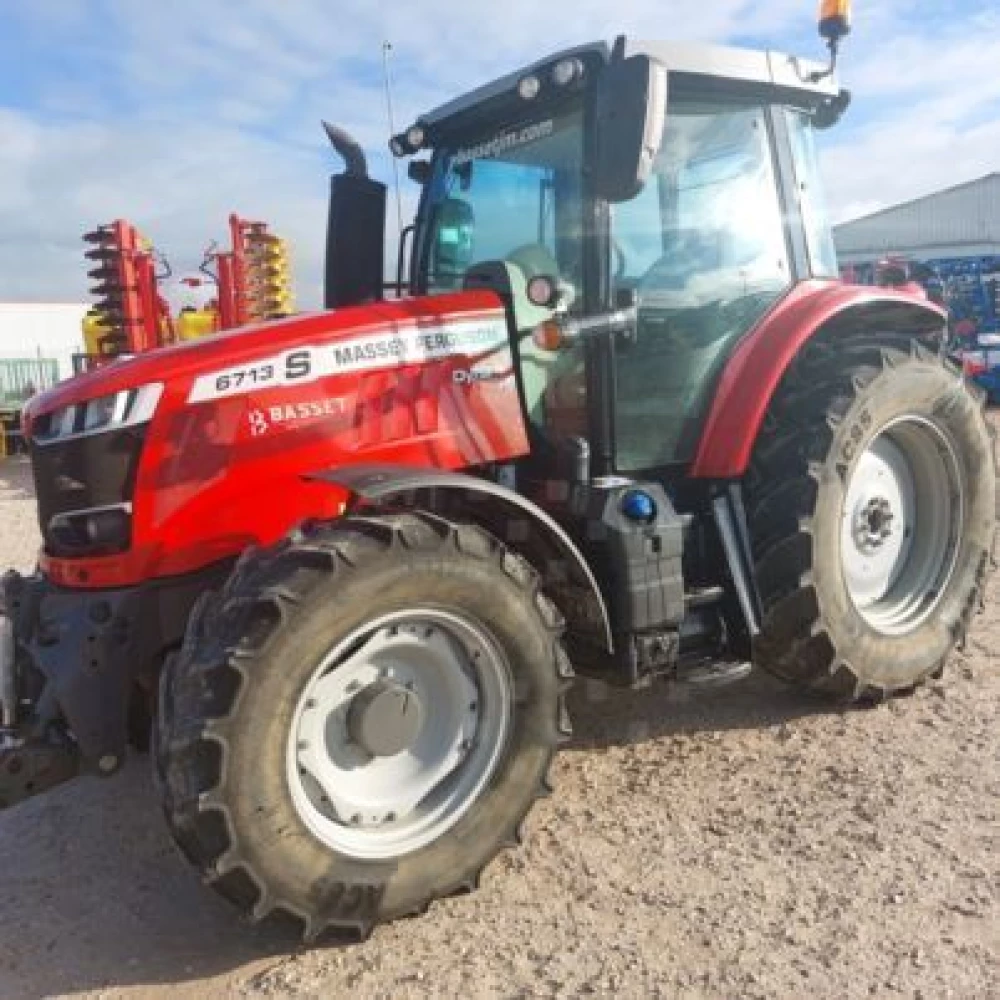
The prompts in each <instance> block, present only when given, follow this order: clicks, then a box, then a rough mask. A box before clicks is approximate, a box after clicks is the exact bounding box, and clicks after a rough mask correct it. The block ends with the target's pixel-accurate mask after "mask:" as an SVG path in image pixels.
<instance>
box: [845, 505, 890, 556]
mask: <svg viewBox="0 0 1000 1000" xmlns="http://www.w3.org/2000/svg"><path fill="white" fill-rule="evenodd" d="M895 520H896V514H895V513H894V511H893V509H892V504H891V503H890V502H889V501H888V499H886V497H884V496H873V497H871V498H870V499H869V500H868V501H867V502H866V503H861V504H860V505H859V506H858V508H857V509H856V511H855V514H854V541H855V543H856V544H857V546H858V549H859V550H860V551H861V552H863V553H865V554H866V555H871V554H873V553H875V552H877V551H878V550H879V549H880V548H881V547H882V546H883V545H884V544H885V543H886V541H888V539H889V538H890V537H891V536H892V530H893V529H892V523H893V521H895Z"/></svg>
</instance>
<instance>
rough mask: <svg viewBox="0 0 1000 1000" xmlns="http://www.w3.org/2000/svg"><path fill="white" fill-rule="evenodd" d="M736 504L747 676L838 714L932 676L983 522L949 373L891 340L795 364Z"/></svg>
mask: <svg viewBox="0 0 1000 1000" xmlns="http://www.w3.org/2000/svg"><path fill="white" fill-rule="evenodd" d="M748 493H749V519H750V528H751V535H752V538H753V545H754V555H755V562H756V569H757V577H758V583H759V586H760V590H761V597H762V603H763V627H762V631H761V634H760V636H759V637H758V638H757V640H756V648H755V658H756V660H757V662H758V663H759V664H760V665H761V666H762V667H764V668H765V669H767V670H769V671H771V672H772V673H775V674H777V675H778V676H780V677H782V678H784V679H786V680H788V681H790V682H792V683H794V684H798V685H800V686H803V687H806V688H809V689H811V690H814V691H818V692H821V693H826V694H830V695H833V696H835V697H837V698H841V699H847V700H855V699H858V698H879V697H883V696H885V695H889V694H893V693H895V692H900V691H905V690H909V689H910V688H912V687H914V686H915V685H916V684H918V683H920V682H921V681H923V680H924V679H926V678H927V677H928V676H931V675H934V674H936V673H938V672H939V671H940V670H941V669H942V668H943V666H944V663H945V660H946V658H947V657H948V655H949V653H950V652H951V650H952V649H953V648H954V646H955V644H956V643H957V642H960V641H961V640H963V639H964V634H965V630H966V627H967V624H968V619H969V617H970V615H971V613H972V611H973V610H974V608H975V606H976V604H977V603H978V601H979V599H980V595H981V592H982V587H983V583H984V577H985V574H986V572H987V569H988V567H989V563H990V558H991V550H992V543H993V533H994V526H995V516H996V515H995V505H996V475H995V468H994V458H993V442H992V435H991V432H990V428H989V427H988V425H987V423H986V420H985V416H984V414H983V409H982V405H981V403H980V401H979V400H978V399H977V398H976V396H975V395H974V391H973V390H971V389H970V387H969V385H968V384H967V383H966V382H965V381H964V380H963V379H962V377H961V375H960V374H959V373H958V372H956V371H955V370H954V369H953V368H951V366H949V365H948V364H947V363H946V362H944V361H942V360H941V359H940V358H938V357H937V356H936V355H934V354H932V353H930V352H928V351H926V350H925V349H923V348H922V347H920V346H918V345H916V344H913V345H910V344H908V343H906V342H905V341H903V340H902V339H900V338H893V337H885V338H884V339H883V340H881V341H879V342H874V343H871V342H868V343H861V344H859V343H858V342H856V341H855V342H847V343H844V344H842V345H833V344H817V345H815V346H814V347H813V348H811V349H808V353H807V354H806V355H805V356H804V357H803V358H801V359H800V360H799V362H798V363H797V365H796V367H795V369H794V370H793V372H792V373H791V375H790V376H789V377H787V378H786V380H785V382H784V383H783V385H782V387H781V389H780V390H779V393H778V395H777V398H776V399H775V401H774V403H773V405H772V407H771V410H770V412H769V415H768V419H767V423H766V428H765V431H764V433H763V434H762V436H761V439H760V441H759V442H758V445H757V448H756V451H755V454H754V462H753V472H752V476H751V481H750V483H749V489H748Z"/></svg>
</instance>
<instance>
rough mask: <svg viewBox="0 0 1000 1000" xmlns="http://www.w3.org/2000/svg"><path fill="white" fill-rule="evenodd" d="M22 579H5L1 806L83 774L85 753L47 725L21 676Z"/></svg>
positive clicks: (1, 589)
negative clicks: (28, 693) (81, 764)
mask: <svg viewBox="0 0 1000 1000" xmlns="http://www.w3.org/2000/svg"><path fill="white" fill-rule="evenodd" d="M23 584H24V581H23V579H22V578H21V577H20V576H19V575H18V574H17V573H8V574H7V575H6V576H5V577H4V578H3V580H2V581H0V809H6V808H8V807H9V806H13V805H16V804H17V803H18V802H22V801H23V800H24V799H29V798H32V797H33V796H35V795H39V794H40V793H42V792H45V791H48V790H49V789H50V788H53V787H54V786H56V785H60V784H62V783H63V782H64V781H68V780H69V779H70V778H73V777H75V776H76V775H77V774H79V773H80V754H79V751H78V750H77V748H76V746H75V744H74V743H73V741H72V740H71V739H70V738H69V737H68V736H66V735H65V734H60V733H59V732H58V731H57V730H55V729H53V728H52V727H50V726H48V725H44V724H43V723H42V719H41V718H40V716H39V712H38V711H37V709H38V705H37V704H34V703H32V701H31V699H30V698H29V697H28V696H27V691H25V690H24V685H23V682H22V678H21V677H19V674H18V652H19V645H18V640H17V622H18V617H19V616H18V612H19V610H20V603H21V602H20V599H19V595H20V594H22V593H23Z"/></svg>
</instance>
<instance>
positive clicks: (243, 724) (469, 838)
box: [157, 514, 571, 939]
mask: <svg viewBox="0 0 1000 1000" xmlns="http://www.w3.org/2000/svg"><path fill="white" fill-rule="evenodd" d="M561 625H562V622H561V619H560V617H559V615H558V612H556V610H555V608H554V607H553V606H552V605H551V604H550V603H549V602H548V601H547V600H546V598H545V597H544V596H543V595H542V594H541V592H540V591H539V589H538V580H537V576H536V574H535V573H534V572H533V571H532V570H531V568H530V567H529V566H528V565H527V564H526V563H525V562H524V561H523V560H521V559H520V558H518V557H517V556H515V555H513V554H512V553H511V552H509V551H507V550H505V549H504V548H503V546H501V545H500V544H499V543H498V542H497V541H496V540H495V539H493V538H492V537H490V536H489V535H487V534H486V533H485V532H483V531H481V530H480V529H478V528H475V527H471V526H458V525H454V524H451V523H449V522H446V521H443V520H442V519H440V518H437V517H433V516H431V515H426V514H399V515H386V516H377V517H370V518H346V519H344V520H342V521H338V522H333V523H331V524H329V525H325V526H321V527H319V528H316V529H314V530H310V531H309V532H307V533H302V534H300V536H299V537H297V538H294V539H291V540H289V541H288V542H286V543H284V544H282V545H280V546H278V547H277V548H276V549H273V550H269V551H266V552H262V553H259V554H254V555H251V556H249V557H248V558H246V559H244V561H243V562H242V564H241V565H240V567H239V568H238V569H237V571H236V572H235V573H234V576H233V578H232V580H230V582H229V584H228V585H227V587H226V588H225V590H224V591H223V592H222V593H221V594H219V595H218V596H216V597H214V598H211V599H210V600H209V601H208V602H206V604H205V606H203V607H202V608H201V609H200V610H199V612H198V613H197V615H196V616H195V619H194V620H193V621H192V625H191V627H190V629H189V635H188V639H187V641H186V644H185V647H184V649H183V650H182V652H181V654H180V655H179V656H178V657H177V658H176V659H175V660H174V661H173V662H172V663H171V665H170V666H169V668H168V669H167V670H166V671H165V673H164V675H163V678H162V680H161V699H160V722H159V733H158V740H157V742H158V767H159V773H160V779H161V781H160V783H161V786H162V788H163V793H164V807H165V812H166V816H167V820H168V823H169V825H170V827H171V830H172V832H173V834H174V836H175V838H176V840H177V842H178V843H179V845H180V846H181V848H182V849H183V851H184V852H185V853H186V854H187V856H188V857H189V858H190V859H191V860H192V861H193V862H194V863H195V864H196V865H197V866H198V867H199V868H200V869H201V871H202V872H203V873H204V875H205V876H206V878H207V880H208V881H209V882H210V883H211V884H212V885H213V886H214V887H215V888H216V889H218V890H219V891H220V892H221V893H222V894H223V895H225V896H226V897H227V898H229V899H230V900H231V901H233V902H235V903H236V904H237V905H238V906H239V907H240V908H242V909H243V910H244V911H246V912H247V913H248V914H249V915H250V916H251V917H254V918H257V919H261V918H264V917H266V916H269V915H271V914H273V913H276V914H283V915H285V916H291V917H292V918H294V919H296V920H297V921H298V922H299V924H300V926H301V929H302V931H303V933H304V935H305V937H306V938H307V939H312V938H315V937H316V936H317V935H318V934H320V933H322V932H323V931H324V930H327V929H330V930H335V931H340V932H345V931H346V932H350V933H352V934H355V935H358V936H364V935H366V934H367V933H368V932H369V931H370V930H371V928H372V927H373V926H374V925H375V924H377V923H379V922H381V921H385V920H389V919H392V918H394V917H398V916H402V915H405V914H410V913H416V912H420V911H422V910H423V909H424V908H426V906H427V905H428V904H429V903H430V902H431V901H432V900H433V899H435V898H437V897H440V896H443V895H447V894H449V893H453V892H456V891H459V890H463V889H471V888H473V887H474V886H475V884H476V882H477V880H478V877H479V873H480V871H481V870H482V868H483V867H484V866H485V865H486V864H487V863H488V862H489V861H490V859H491V858H493V856H494V855H495V854H496V853H497V852H498V851H499V850H501V849H502V848H503V847H504V846H506V845H508V844H510V843H513V842H514V840H515V838H516V837H517V831H518V827H519V825H520V823H521V821H522V820H523V819H524V817H525V815H526V814H527V812H528V810H529V809H530V808H531V806H532V804H533V803H534V801H535V800H536V799H537V798H538V797H539V795H541V794H543V793H544V792H545V791H546V788H547V785H546V781H547V774H548V769H549V765H550V762H551V760H552V756H553V753H554V750H555V748H556V745H557V743H558V742H559V740H560V738H561V737H562V736H563V735H565V730H566V723H565V716H564V713H563V710H562V693H563V690H564V688H565V687H566V685H567V683H568V678H569V677H570V675H571V670H570V668H569V663H568V661H567V659H566V657H565V654H564V653H563V651H562V648H561V646H560V643H559V635H560V631H561Z"/></svg>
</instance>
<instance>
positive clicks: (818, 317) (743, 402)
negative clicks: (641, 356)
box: [690, 281, 947, 479]
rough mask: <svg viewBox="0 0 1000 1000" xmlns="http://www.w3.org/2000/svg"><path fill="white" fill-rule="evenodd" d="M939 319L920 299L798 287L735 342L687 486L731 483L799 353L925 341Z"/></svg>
mask: <svg viewBox="0 0 1000 1000" xmlns="http://www.w3.org/2000/svg"><path fill="white" fill-rule="evenodd" d="M946 325H947V314H946V313H945V311H944V310H943V309H941V308H939V307H938V306H936V305H934V304H933V303H932V302H930V301H929V300H928V299H926V298H922V297H918V296H916V295H914V294H912V293H904V292H897V291H892V290H890V289H884V288H867V287H862V286H859V285H845V284H842V283H840V282H834V281H806V282H802V283H801V284H800V285H798V286H796V287H795V288H794V289H793V290H792V291H791V293H790V294H789V295H787V296H786V297H785V298H784V299H782V301H781V302H779V303H778V304H777V305H776V306H775V307H774V309H772V310H771V311H770V312H769V313H768V314H767V315H766V316H765V317H764V318H763V319H762V320H761V321H760V323H758V324H757V326H756V327H755V328H754V329H753V330H752V331H751V332H750V333H749V334H747V336H746V337H744V339H743V340H742V341H740V343H739V345H738V346H737V348H736V350H735V351H734V352H733V354H732V356H731V357H730V358H729V361H728V362H727V363H726V366H725V368H724V369H723V372H722V376H721V378H720V379H719V383H718V387H717V388H716V392H715V398H714V399H713V401H712V406H711V408H710V410H709V413H708V417H707V419H706V421H705V426H704V428H703V430H702V434H701V439H700V440H699V443H698V448H697V451H696V453H695V458H694V462H693V464H692V466H691V471H690V475H691V476H692V478H695V479H738V478H740V477H741V476H743V474H744V473H745V472H746V470H747V468H748V466H749V464H750V455H751V453H752V451H753V446H754V442H755V441H756V440H757V433H758V431H759V430H760V426H761V424H762V422H763V420H764V414H765V413H766V412H767V408H768V406H769V405H770V403H771V399H772V397H773V396H774V393H775V391H776V390H777V388H778V385H779V383H780V382H781V379H782V377H783V376H784V374H785V372H786V371H787V370H788V367H789V365H790V364H791V363H792V361H793V360H794V358H795V356H796V355H797V354H798V353H799V351H800V350H801V349H802V348H803V347H804V346H805V345H806V344H807V343H808V342H809V341H811V340H812V339H813V338H815V337H818V336H820V335H823V336H830V337H843V338H844V339H848V338H850V337H856V336H857V335H858V334H861V333H863V332H864V331H865V330H878V331H885V330H891V331H894V332H896V333H902V334H905V335H910V336H912V337H914V338H915V339H916V338H926V337H928V336H933V335H937V334H939V333H940V332H941V331H942V330H943V329H944V328H945V327H946Z"/></svg>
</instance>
